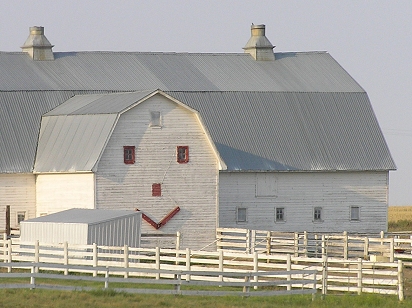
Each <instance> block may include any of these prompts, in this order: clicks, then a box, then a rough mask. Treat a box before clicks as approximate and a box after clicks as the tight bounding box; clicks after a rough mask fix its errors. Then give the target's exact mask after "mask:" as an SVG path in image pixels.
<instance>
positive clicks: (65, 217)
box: [22, 209, 141, 225]
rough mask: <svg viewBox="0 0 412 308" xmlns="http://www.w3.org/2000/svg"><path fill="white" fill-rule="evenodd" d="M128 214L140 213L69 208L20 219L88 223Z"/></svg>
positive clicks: (32, 221) (138, 213)
mask: <svg viewBox="0 0 412 308" xmlns="http://www.w3.org/2000/svg"><path fill="white" fill-rule="evenodd" d="M130 215H141V213H140V212H136V211H126V210H100V209H69V210H65V211H61V212H58V213H55V214H50V215H46V216H40V217H37V218H33V219H29V220H25V221H22V223H37V222H52V223H82V224H89V225H90V224H97V223H101V222H105V221H109V220H114V219H119V218H123V217H126V216H130Z"/></svg>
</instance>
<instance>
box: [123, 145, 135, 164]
mask: <svg viewBox="0 0 412 308" xmlns="http://www.w3.org/2000/svg"><path fill="white" fill-rule="evenodd" d="M123 159H124V163H125V164H127V165H130V164H134V162H135V148H134V146H124V147H123Z"/></svg>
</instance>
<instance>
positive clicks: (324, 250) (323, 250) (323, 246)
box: [322, 234, 326, 256]
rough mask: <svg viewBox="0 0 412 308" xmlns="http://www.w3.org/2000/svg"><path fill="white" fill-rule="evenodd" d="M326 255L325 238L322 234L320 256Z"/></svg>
mask: <svg viewBox="0 0 412 308" xmlns="http://www.w3.org/2000/svg"><path fill="white" fill-rule="evenodd" d="M325 255H326V237H325V234H322V256H325Z"/></svg>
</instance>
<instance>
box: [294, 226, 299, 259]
mask: <svg viewBox="0 0 412 308" xmlns="http://www.w3.org/2000/svg"><path fill="white" fill-rule="evenodd" d="M293 250H294V254H295V257H299V233H297V232H295V233H294V234H293Z"/></svg>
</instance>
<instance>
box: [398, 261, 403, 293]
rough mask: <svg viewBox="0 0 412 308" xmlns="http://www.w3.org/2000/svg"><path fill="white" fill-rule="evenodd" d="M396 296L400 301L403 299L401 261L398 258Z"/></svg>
mask: <svg viewBox="0 0 412 308" xmlns="http://www.w3.org/2000/svg"><path fill="white" fill-rule="evenodd" d="M398 298H399V300H400V301H403V300H404V295H403V263H402V260H398Z"/></svg>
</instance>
